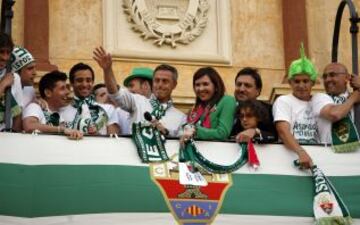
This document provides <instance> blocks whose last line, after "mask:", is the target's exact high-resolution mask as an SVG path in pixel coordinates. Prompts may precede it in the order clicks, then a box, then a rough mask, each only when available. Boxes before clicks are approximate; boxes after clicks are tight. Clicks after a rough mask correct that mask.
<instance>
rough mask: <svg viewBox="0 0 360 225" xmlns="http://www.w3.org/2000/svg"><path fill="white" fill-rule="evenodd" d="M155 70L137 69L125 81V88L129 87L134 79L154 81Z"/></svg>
mask: <svg viewBox="0 0 360 225" xmlns="http://www.w3.org/2000/svg"><path fill="white" fill-rule="evenodd" d="M153 72H154V71H153V70H152V69H150V68H148V67H136V68H134V69H133V70H132V71H131V74H130V75H129V76H128V77H127V78H126V79H125V80H124V86H125V87H127V86H128V85H129V82H130V81H131V80H132V79H134V78H142V79H146V80H150V81H152V79H153Z"/></svg>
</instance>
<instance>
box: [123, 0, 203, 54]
mask: <svg viewBox="0 0 360 225" xmlns="http://www.w3.org/2000/svg"><path fill="white" fill-rule="evenodd" d="M209 7H210V5H209V3H208V0H177V1H170V0H123V8H124V12H125V13H126V14H127V15H128V21H129V22H130V23H131V28H132V29H133V30H134V31H136V32H139V33H140V35H141V37H142V38H144V40H147V39H154V44H156V45H158V46H162V45H164V44H165V45H170V46H171V47H173V48H175V47H176V46H177V44H178V43H180V44H189V43H190V42H192V41H193V40H195V39H196V38H197V37H198V36H200V35H201V34H202V32H203V31H204V29H205V28H206V25H207V21H208V15H207V14H208V10H209Z"/></svg>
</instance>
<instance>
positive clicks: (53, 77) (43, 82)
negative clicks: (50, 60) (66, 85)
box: [39, 70, 67, 98]
mask: <svg viewBox="0 0 360 225" xmlns="http://www.w3.org/2000/svg"><path fill="white" fill-rule="evenodd" d="M66 79H67V76H66V74H65V73H63V72H60V71H58V70H54V71H52V72H50V73H47V74H45V75H44V76H43V77H42V78H41V79H40V82H39V92H40V96H41V97H42V98H45V97H46V95H45V90H46V89H49V90H51V91H52V90H53V89H54V88H55V86H56V82H58V81H65V82H66Z"/></svg>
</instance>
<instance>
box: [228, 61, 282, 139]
mask: <svg viewBox="0 0 360 225" xmlns="http://www.w3.org/2000/svg"><path fill="white" fill-rule="evenodd" d="M261 89H262V81H261V76H260V74H259V73H258V71H257V70H256V69H254V68H250V67H246V68H244V69H242V70H240V71H239V72H238V74H237V75H236V77H235V91H234V96H235V98H236V101H237V103H238V107H241V104H242V103H243V102H245V101H259V100H257V97H258V96H259V95H260V93H261ZM259 102H260V103H261V105H262V106H263V107H264V108H265V109H266V110H265V111H266V112H267V113H268V115H267V116H264V118H267V119H264V120H261V121H259V123H258V127H257V128H251V129H244V128H243V127H242V126H241V123H240V120H239V115H235V121H234V126H233V129H232V132H231V136H232V137H235V139H236V141H238V142H246V141H248V140H250V139H253V138H256V139H258V140H259V141H263V142H273V141H276V140H277V133H276V129H275V126H274V119H273V116H272V110H271V108H272V106H271V105H270V104H268V103H265V102H263V101H259ZM237 112H239V110H237Z"/></svg>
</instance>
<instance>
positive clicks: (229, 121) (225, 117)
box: [195, 95, 236, 141]
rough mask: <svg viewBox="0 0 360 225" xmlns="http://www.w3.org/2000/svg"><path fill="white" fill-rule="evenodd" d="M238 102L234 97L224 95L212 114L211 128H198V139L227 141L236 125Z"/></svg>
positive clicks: (198, 126)
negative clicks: (234, 124)
mask: <svg viewBox="0 0 360 225" xmlns="http://www.w3.org/2000/svg"><path fill="white" fill-rule="evenodd" d="M235 109H236V101H235V98H234V97H232V96H228V95H224V96H223V97H222V98H221V99H220V101H219V102H218V103H217V104H216V106H215V111H213V112H211V113H210V121H211V128H205V127H202V126H200V125H197V126H196V135H195V137H196V138H199V139H203V140H220V141H223V140H226V139H227V138H228V137H229V135H230V133H231V129H232V126H233V123H234V113H235Z"/></svg>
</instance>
